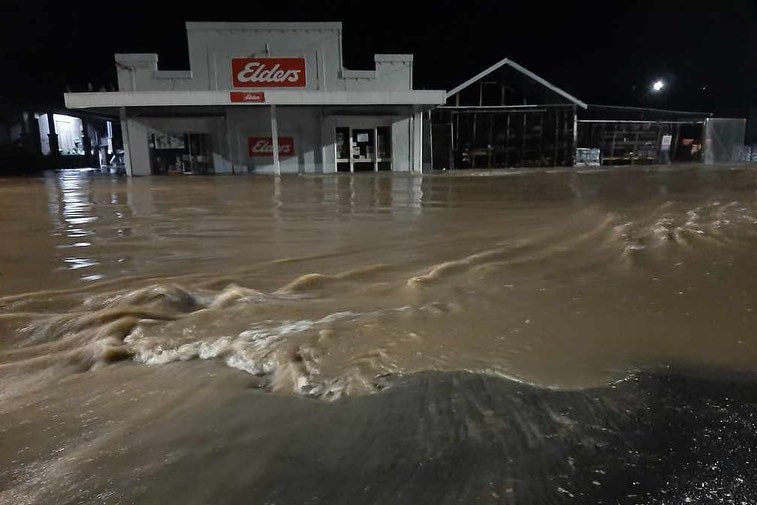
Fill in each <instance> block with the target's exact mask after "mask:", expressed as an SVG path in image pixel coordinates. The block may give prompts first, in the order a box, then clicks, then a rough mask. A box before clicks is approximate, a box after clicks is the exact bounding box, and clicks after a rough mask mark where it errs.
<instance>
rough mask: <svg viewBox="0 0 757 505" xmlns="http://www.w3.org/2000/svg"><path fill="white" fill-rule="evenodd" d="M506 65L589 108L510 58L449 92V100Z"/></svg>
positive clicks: (583, 107)
mask: <svg viewBox="0 0 757 505" xmlns="http://www.w3.org/2000/svg"><path fill="white" fill-rule="evenodd" d="M505 65H508V66H509V67H511V68H513V69H515V70H517V71H518V72H520V73H521V74H523V75H525V76H526V77H529V78H531V79H533V80H534V81H536V82H538V83H539V84H541V85H542V86H544V87H545V88H547V89H549V90H551V91H553V92H555V93H557V94H558V95H560V96H562V97H563V98H565V99H567V100H568V101H570V102H573V103H574V104H576V105H577V106H579V107H581V108H582V109H585V108H586V107H587V105H586V104H585V103H584V102H582V101H581V100H579V99H578V98H576V97H574V96H573V95H571V94H569V93H566V92H565V91H563V90H561V89H560V88H558V87H557V86H555V85H554V84H552V83H551V82H549V81H547V80H546V79H542V78H541V77H539V76H538V75H536V74H535V73H533V72H531V71H530V70H528V69H527V68H525V67H522V66H520V65H518V64H517V63H515V62H514V61H512V60H510V59H508V58H505V59H503V60H500V61H498V62H497V63H495V64H494V65H492V66H491V67H489V68H487V69H486V70H484V71H483V72H480V73H478V74H476V75H474V76H473V77H471V78H470V79H468V80H467V81H465V82H464V83H462V84H461V85H459V86H458V87H456V88H454V89H452V90H450V91H448V92H447V98H449V97H451V96H453V95H456V94H457V93H459V92H461V91H462V90H464V89H465V88H467V87H468V86H470V85H471V84H473V83H474V82H476V81H478V80H479V79H481V78H482V77H486V76H487V75H489V74H491V73H492V72H494V71H495V70H497V69H498V68H500V67H503V66H505Z"/></svg>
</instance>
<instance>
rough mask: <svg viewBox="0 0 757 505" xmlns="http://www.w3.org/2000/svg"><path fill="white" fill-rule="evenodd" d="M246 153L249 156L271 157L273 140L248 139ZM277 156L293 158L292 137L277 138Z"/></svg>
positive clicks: (267, 138) (269, 138) (266, 138)
mask: <svg viewBox="0 0 757 505" xmlns="http://www.w3.org/2000/svg"><path fill="white" fill-rule="evenodd" d="M247 151H248V153H249V155H250V156H254V157H257V156H269V157H272V156H273V138H271V137H249V138H248V139H247ZM279 156H294V137H279Z"/></svg>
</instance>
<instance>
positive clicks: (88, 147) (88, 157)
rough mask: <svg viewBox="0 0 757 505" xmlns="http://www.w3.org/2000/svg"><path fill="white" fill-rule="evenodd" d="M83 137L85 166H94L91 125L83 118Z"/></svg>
mask: <svg viewBox="0 0 757 505" xmlns="http://www.w3.org/2000/svg"><path fill="white" fill-rule="evenodd" d="M81 129H82V137H81V143H82V147H83V148H84V164H85V165H86V166H88V167H91V166H92V140H91V139H90V138H89V123H88V122H87V120H86V119H85V118H81Z"/></svg>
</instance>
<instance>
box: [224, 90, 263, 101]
mask: <svg viewBox="0 0 757 505" xmlns="http://www.w3.org/2000/svg"><path fill="white" fill-rule="evenodd" d="M229 99H230V100H231V102H232V103H263V102H265V93H263V92H262V91H232V92H231V93H229Z"/></svg>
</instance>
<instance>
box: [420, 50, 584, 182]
mask: <svg viewBox="0 0 757 505" xmlns="http://www.w3.org/2000/svg"><path fill="white" fill-rule="evenodd" d="M586 107H587V105H586V104H585V103H583V102H582V101H581V100H579V99H577V98H576V97H574V96H572V95H570V94H569V93H567V92H565V91H563V90H562V89H560V88H558V87H557V86H555V85H554V84H552V83H550V82H548V81H547V80H545V79H543V78H541V77H539V76H538V75H536V74H534V73H533V72H531V71H529V70H528V69H526V68H524V67H522V66H520V65H518V64H517V63H515V62H514V61H512V60H510V59H508V58H505V59H503V60H501V61H499V62H497V63H496V64H494V65H492V66H491V67H489V68H487V69H486V70H484V71H483V72H481V73H479V74H477V75H475V76H473V77H472V78H470V79H468V80H467V81H465V82H464V83H462V84H460V85H459V86H457V87H456V88H454V89H452V90H450V91H449V92H448V93H447V97H446V103H445V104H444V105H443V106H440V107H438V108H437V109H435V110H434V111H433V112H432V113H431V122H432V150H433V165H434V168H435V169H445V168H450V169H452V168H472V167H481V168H507V167H543V166H560V165H571V164H572V162H573V155H574V146H575V145H576V134H577V128H576V126H577V120H578V115H577V114H578V111H579V110H584V109H586Z"/></svg>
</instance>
